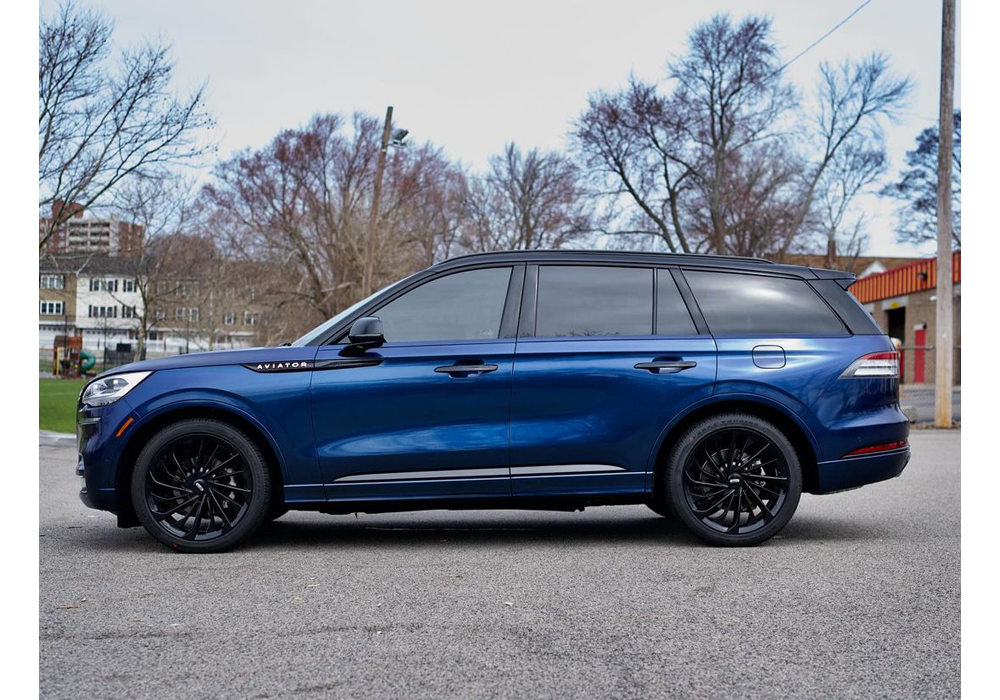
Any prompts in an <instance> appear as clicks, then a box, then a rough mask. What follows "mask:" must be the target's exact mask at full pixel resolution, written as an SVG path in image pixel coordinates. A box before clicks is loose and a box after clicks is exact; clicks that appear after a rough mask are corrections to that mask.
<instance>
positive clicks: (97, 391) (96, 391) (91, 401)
mask: <svg viewBox="0 0 1000 700" xmlns="http://www.w3.org/2000/svg"><path fill="white" fill-rule="evenodd" d="M150 374H152V372H126V373H125V374H112V375H111V376H108V377H101V378H100V379H95V380H94V381H92V382H91V383H90V384H88V385H87V386H86V388H85V389H84V390H83V394H81V395H80V401H81V402H83V403H85V404H86V405H88V406H107V405H108V404H109V403H114V402H115V401H117V400H118V399H120V398H121V397H123V396H125V394H127V393H128V392H130V391H131V390H132V388H133V387H134V386H135V385H136V384H138V383H139V382H141V381H142V380H143V379H145V378H146V377H148V376H149V375H150Z"/></svg>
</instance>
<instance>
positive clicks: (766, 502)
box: [662, 413, 802, 547]
mask: <svg viewBox="0 0 1000 700" xmlns="http://www.w3.org/2000/svg"><path fill="white" fill-rule="evenodd" d="M662 479H663V493H664V496H665V498H664V502H665V504H666V506H667V508H668V509H669V511H670V512H671V513H672V514H673V516H674V518H675V519H676V520H677V521H678V522H680V523H682V524H683V525H684V526H685V527H686V528H687V529H688V530H690V531H691V532H692V533H693V534H694V535H696V536H697V537H699V538H701V539H702V540H704V541H705V542H708V543H709V544H713V545H722V546H736V547H739V546H749V545H755V544H759V543H761V542H764V541H765V540H767V539H770V538H771V537H774V535H776V534H777V533H778V532H780V531H781V530H782V528H784V527H785V525H787V524H788V521H789V520H791V518H792V515H793V514H794V513H795V509H796V508H797V507H798V504H799V498H800V496H801V495H802V469H801V466H800V464H799V459H798V455H797V454H796V453H795V448H793V447H792V444H791V442H790V441H789V440H788V438H787V437H786V436H785V435H784V434H783V433H782V432H781V431H780V430H778V429H777V428H776V427H775V426H774V425H772V424H771V423H769V422H767V421H766V420H763V419H761V418H758V417H757V416H752V415H748V414H740V413H726V414H721V415H718V416H712V417H710V418H706V419H704V420H702V421H700V422H698V423H696V424H695V425H693V426H692V427H691V428H689V429H688V430H687V431H685V432H684V434H683V435H681V437H680V439H679V440H678V441H677V443H676V444H675V445H674V446H673V448H672V449H671V451H670V455H669V457H668V459H667V465H666V468H665V469H664V470H663V475H662Z"/></svg>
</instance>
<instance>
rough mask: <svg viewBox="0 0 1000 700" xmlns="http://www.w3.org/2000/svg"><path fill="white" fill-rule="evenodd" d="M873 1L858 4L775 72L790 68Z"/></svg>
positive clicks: (866, 0)
mask: <svg viewBox="0 0 1000 700" xmlns="http://www.w3.org/2000/svg"><path fill="white" fill-rule="evenodd" d="M873 1H874V0H865V1H864V2H863V3H861V4H860V5H858V6H857V7H855V8H854V11H853V12H851V14H849V15H847V17H844V19H842V20H840V21H839V22H838V23H837V24H835V25H834V26H833V28H832V29H831V30H830V31H828V32H827V33H826V34H824V35H823V36H821V37H820V38H819V39H817V40H816V41H814V42H813V43H811V44H809V46H807V47H805V48H804V49H802V50H801V51H799V52H798V53H797V54H795V56H793V57H792V59H791V60H790V61H788V62H787V63H785V65H783V66H782V67H781V68H779V69H778V70H776V71H775V73H780V72H781V71H783V70H785V69H786V68H788V66H790V65H792V64H793V63H795V62H796V61H797V60H799V59H800V58H802V57H803V56H805V55H806V54H807V53H809V52H810V51H812V50H813V49H814V48H816V47H817V46H818V45H819V44H820V43H821V42H823V40H824V39H826V38H827V37H829V36H830V35H831V34H833V33H834V32H835V31H837V30H838V29H840V28H841V27H843V26H844V25H845V24H847V23H848V22H849V21H850V19H851V18H852V17H853V16H854V15H856V14H858V13H859V12H861V10H863V9H865V8H866V7H868V5H870V4H871V3H872V2H873Z"/></svg>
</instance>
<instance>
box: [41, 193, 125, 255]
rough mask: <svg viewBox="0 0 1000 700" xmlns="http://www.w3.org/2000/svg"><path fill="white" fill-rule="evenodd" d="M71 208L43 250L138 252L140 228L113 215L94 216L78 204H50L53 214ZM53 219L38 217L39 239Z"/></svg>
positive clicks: (53, 215)
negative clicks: (65, 219)
mask: <svg viewBox="0 0 1000 700" xmlns="http://www.w3.org/2000/svg"><path fill="white" fill-rule="evenodd" d="M64 206H69V207H72V210H73V215H72V217H70V219H69V220H68V221H66V222H65V223H63V224H61V225H59V226H58V227H57V228H56V230H55V231H54V232H53V234H52V236H51V237H50V238H49V239H48V240H47V241H46V242H45V251H46V252H47V253H52V254H64V253H79V254H88V253H104V254H107V255H111V256H131V255H135V254H136V253H138V252H139V250H140V247H141V245H142V235H143V228H142V226H140V225H138V224H132V223H128V222H125V221H122V220H120V219H119V218H118V217H116V216H112V217H110V218H101V217H98V216H94V215H93V214H92V213H91V212H88V211H87V210H85V209H84V208H83V207H81V206H79V205H78V204H72V205H64V204H63V202H56V203H55V204H53V206H52V217H53V218H54V217H56V216H58V213H59V211H60V210H61V209H62V208H63V207H64ZM51 221H52V218H47V217H42V218H39V219H38V238H39V241H41V240H42V239H43V238H44V236H45V234H46V233H47V232H48V230H49V225H50V223H51Z"/></svg>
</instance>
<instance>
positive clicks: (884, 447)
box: [844, 440, 907, 457]
mask: <svg viewBox="0 0 1000 700" xmlns="http://www.w3.org/2000/svg"><path fill="white" fill-rule="evenodd" d="M906 445H907V442H906V440H896V441H895V442H883V443H882V444H881V445H869V446H868V447H862V448H859V449H857V450H852V451H851V452H848V453H847V454H846V455H844V456H845V457H857V456H858V455H867V454H871V453H872V452H888V451H889V450H900V449H902V448H904V447H906Z"/></svg>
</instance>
